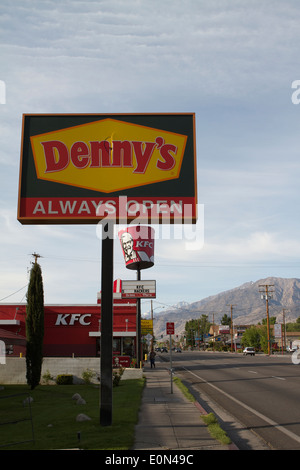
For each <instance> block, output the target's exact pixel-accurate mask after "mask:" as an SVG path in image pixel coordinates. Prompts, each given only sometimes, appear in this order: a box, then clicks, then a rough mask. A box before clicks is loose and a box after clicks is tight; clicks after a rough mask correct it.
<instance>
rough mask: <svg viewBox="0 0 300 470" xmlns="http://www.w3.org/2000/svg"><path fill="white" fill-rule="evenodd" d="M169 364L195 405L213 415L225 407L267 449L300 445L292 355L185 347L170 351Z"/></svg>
mask: <svg viewBox="0 0 300 470" xmlns="http://www.w3.org/2000/svg"><path fill="white" fill-rule="evenodd" d="M159 356H160V357H161V358H162V359H164V360H169V358H170V354H169V353H168V354H159ZM172 363H173V369H175V373H176V375H177V376H178V377H179V378H180V379H181V380H182V381H183V382H184V383H185V384H186V385H187V386H188V388H190V390H191V391H192V393H193V395H194V396H195V397H196V399H197V400H198V401H199V402H200V404H201V402H202V403H205V404H206V407H207V406H209V408H210V410H211V411H213V412H215V413H216V414H217V415H218V413H220V414H222V413H224V410H225V412H226V414H227V415H228V416H231V417H233V420H235V421H236V422H238V423H239V429H240V430H242V429H247V430H251V431H252V432H253V433H255V435H257V436H259V437H260V438H261V439H262V440H263V442H264V443H266V444H267V446H268V448H270V449H278V450H298V449H300V365H295V364H293V362H292V357H291V355H285V356H282V355H278V356H276V355H272V356H266V355H256V356H243V355H242V354H238V353H213V352H201V351H191V352H188V351H184V352H182V353H174V352H173V353H172ZM225 421H226V420H225ZM229 421H230V420H229ZM227 432H228V430H227ZM235 432H236V431H235ZM229 434H230V432H229ZM246 448H248V447H247V445H246V444H245V449H246Z"/></svg>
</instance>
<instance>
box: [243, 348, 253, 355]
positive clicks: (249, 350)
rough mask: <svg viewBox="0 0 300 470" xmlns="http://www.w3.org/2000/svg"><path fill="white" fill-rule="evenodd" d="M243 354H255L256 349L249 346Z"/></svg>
mask: <svg viewBox="0 0 300 470" xmlns="http://www.w3.org/2000/svg"><path fill="white" fill-rule="evenodd" d="M243 354H244V356H247V355H248V354H249V356H255V349H254V348H250V347H247V348H245V349H244V350H243Z"/></svg>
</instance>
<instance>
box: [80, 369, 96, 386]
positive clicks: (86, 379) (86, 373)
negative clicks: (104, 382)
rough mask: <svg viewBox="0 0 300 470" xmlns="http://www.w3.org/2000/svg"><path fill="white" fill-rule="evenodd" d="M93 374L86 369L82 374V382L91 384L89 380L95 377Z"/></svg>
mask: <svg viewBox="0 0 300 470" xmlns="http://www.w3.org/2000/svg"><path fill="white" fill-rule="evenodd" d="M95 375H96V374H95V372H93V371H92V370H90V369H87V370H85V371H83V372H82V378H83V380H84V383H85V384H90V383H91V380H92V378H93V377H94V376H95Z"/></svg>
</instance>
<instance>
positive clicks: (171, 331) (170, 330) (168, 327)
mask: <svg viewBox="0 0 300 470" xmlns="http://www.w3.org/2000/svg"><path fill="white" fill-rule="evenodd" d="M166 333H167V335H170V342H169V344H170V377H171V393H173V365H172V335H174V333H175V325H174V323H173V322H167V323H166Z"/></svg>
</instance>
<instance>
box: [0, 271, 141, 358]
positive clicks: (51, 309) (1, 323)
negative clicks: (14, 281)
mask: <svg viewBox="0 0 300 470" xmlns="http://www.w3.org/2000/svg"><path fill="white" fill-rule="evenodd" d="M120 289H121V281H119V280H117V281H115V283H114V302H113V355H114V357H116V358H117V357H118V358H119V364H120V365H122V362H123V363H124V366H126V367H127V366H129V365H130V361H131V358H132V357H134V356H135V338H136V300H134V299H122V298H121V291H120ZM25 318H26V304H1V305H0V340H1V341H3V342H4V343H5V348H6V354H7V355H8V356H20V354H22V355H24V356H25V354H26V327H25ZM100 344H101V294H98V303H97V304H96V305H45V306H44V350H43V355H44V357H72V356H75V357H76V356H77V357H99V356H100ZM121 358H123V361H122V360H121Z"/></svg>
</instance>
